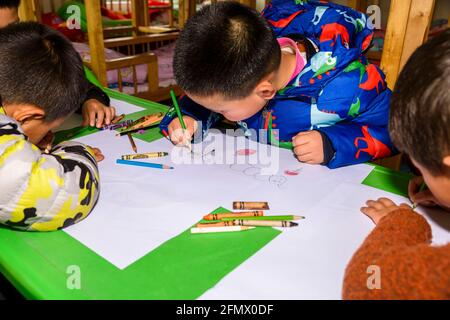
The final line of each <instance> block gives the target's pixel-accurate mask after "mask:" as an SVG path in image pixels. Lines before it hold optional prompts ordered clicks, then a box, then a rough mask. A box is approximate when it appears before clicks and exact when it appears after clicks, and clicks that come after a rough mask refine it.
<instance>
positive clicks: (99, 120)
mask: <svg viewBox="0 0 450 320" xmlns="http://www.w3.org/2000/svg"><path fill="white" fill-rule="evenodd" d="M106 112H107V111H105V110H104V109H103V110H99V111H98V112H97V113H96V116H97V125H96V126H97V128H101V127H102V126H103V120H104V119H105V115H106ZM94 119H95V118H94Z"/></svg>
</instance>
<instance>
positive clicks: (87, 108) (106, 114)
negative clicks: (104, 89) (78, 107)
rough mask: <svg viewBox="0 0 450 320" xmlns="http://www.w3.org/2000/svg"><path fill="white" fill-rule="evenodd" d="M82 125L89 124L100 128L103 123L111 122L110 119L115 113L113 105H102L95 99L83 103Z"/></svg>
mask: <svg viewBox="0 0 450 320" xmlns="http://www.w3.org/2000/svg"><path fill="white" fill-rule="evenodd" d="M82 115H83V122H82V125H83V126H87V125H89V126H91V127H94V126H95V127H97V128H101V127H102V126H104V125H105V124H111V121H112V119H114V117H115V115H116V109H115V108H114V107H108V106H105V105H103V104H102V103H100V102H99V101H97V100H93V99H91V100H88V101H86V102H85V103H84V105H83V108H82Z"/></svg>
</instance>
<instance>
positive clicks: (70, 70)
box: [0, 22, 87, 121]
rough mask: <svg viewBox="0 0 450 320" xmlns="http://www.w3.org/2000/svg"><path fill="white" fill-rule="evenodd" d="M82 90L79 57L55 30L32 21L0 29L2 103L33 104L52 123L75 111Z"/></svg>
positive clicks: (83, 96)
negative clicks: (43, 112) (41, 110)
mask: <svg viewBox="0 0 450 320" xmlns="http://www.w3.org/2000/svg"><path fill="white" fill-rule="evenodd" d="M86 91H87V80H86V77H85V75H84V70H83V65H82V62H81V58H80V56H79V55H78V53H77V52H76V51H75V49H74V48H73V46H72V44H71V43H70V42H69V41H68V40H67V39H66V38H65V37H64V36H63V35H61V34H60V33H59V32H58V31H56V30H53V29H51V28H49V27H47V26H44V25H41V24H38V23H35V22H22V23H17V24H14V25H10V26H7V27H6V28H3V29H1V30H0V98H1V100H2V103H4V104H32V105H35V106H37V107H39V108H41V109H43V110H44V111H45V120H46V121H52V120H55V119H59V118H64V117H67V116H69V115H70V114H71V113H73V112H74V111H76V110H77V109H78V108H79V107H80V105H81V103H82V101H83V100H84V98H85V95H86Z"/></svg>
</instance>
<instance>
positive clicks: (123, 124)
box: [100, 114, 133, 130]
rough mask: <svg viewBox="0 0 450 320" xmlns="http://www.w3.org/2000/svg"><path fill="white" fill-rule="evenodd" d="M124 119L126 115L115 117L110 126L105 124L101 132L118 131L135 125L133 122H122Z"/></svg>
mask: <svg viewBox="0 0 450 320" xmlns="http://www.w3.org/2000/svg"><path fill="white" fill-rule="evenodd" d="M123 118H125V115H124V114H121V115H120V116H117V117H115V118H114V119H113V120H112V121H111V123H110V124H105V125H104V126H103V127H101V128H100V130H117V129H120V128H124V127H127V126H129V125H130V124H132V123H133V120H125V121H122V122H120V121H121V120H123Z"/></svg>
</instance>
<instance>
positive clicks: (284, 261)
mask: <svg viewBox="0 0 450 320" xmlns="http://www.w3.org/2000/svg"><path fill="white" fill-rule="evenodd" d="M380 197H387V198H390V199H392V200H393V201H394V202H396V203H402V202H407V199H405V198H403V197H400V196H397V195H394V194H391V193H388V192H384V191H381V190H378V189H374V188H372V187H368V186H364V185H361V184H355V183H342V184H337V185H335V188H334V191H333V192H332V193H330V194H329V195H328V196H326V195H324V198H323V199H322V201H320V203H318V204H317V205H316V206H314V207H312V208H311V209H310V210H308V211H307V212H306V216H307V219H306V220H304V221H300V226H299V227H298V228H296V229H291V230H286V231H284V232H283V233H282V234H281V235H280V236H278V237H277V238H276V239H274V240H273V241H271V242H270V243H269V244H268V245H267V246H265V247H264V249H263V250H260V251H258V252H257V253H256V254H255V255H254V256H252V257H251V258H250V259H248V260H247V261H246V262H244V264H242V265H241V266H240V267H239V268H237V269H236V270H235V271H233V272H232V273H230V274H228V275H227V276H226V277H225V278H224V279H222V281H221V282H219V283H218V284H217V285H216V286H215V287H214V288H212V289H211V290H209V291H207V292H206V293H205V294H204V295H203V296H202V297H201V299H205V300H208V299H232V300H239V299H256V300H258V299H261V300H265V299H268V300H272V299H273V300H277V299H340V298H341V294H342V292H341V290H342V283H343V278H344V272H345V268H346V266H347V264H348V262H349V261H350V259H351V257H352V255H353V254H354V252H355V251H356V250H357V249H358V247H359V246H360V245H361V244H362V242H363V241H364V239H365V238H366V236H367V235H368V234H369V233H370V231H371V230H372V229H373V227H374V225H373V223H372V222H371V221H370V220H369V219H368V218H367V217H366V216H365V215H364V214H362V213H361V212H360V210H359V209H360V207H361V206H363V204H364V203H365V201H366V200H368V199H369V198H372V199H378V198H380ZM419 212H421V213H424V214H425V216H426V217H427V218H428V220H429V221H430V224H431V226H432V230H433V239H434V243H446V242H449V241H450V233H449V231H448V230H450V228H449V227H448V226H449V223H450V216H449V215H448V214H447V215H446V213H444V212H439V213H436V216H439V217H440V218H441V221H440V224H438V223H436V222H435V221H433V220H431V219H429V212H425V211H423V209H419ZM444 220H445V221H446V223H445V222H444ZM270 274H274V276H273V277H271V276H270ZM261 279H264V281H261Z"/></svg>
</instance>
